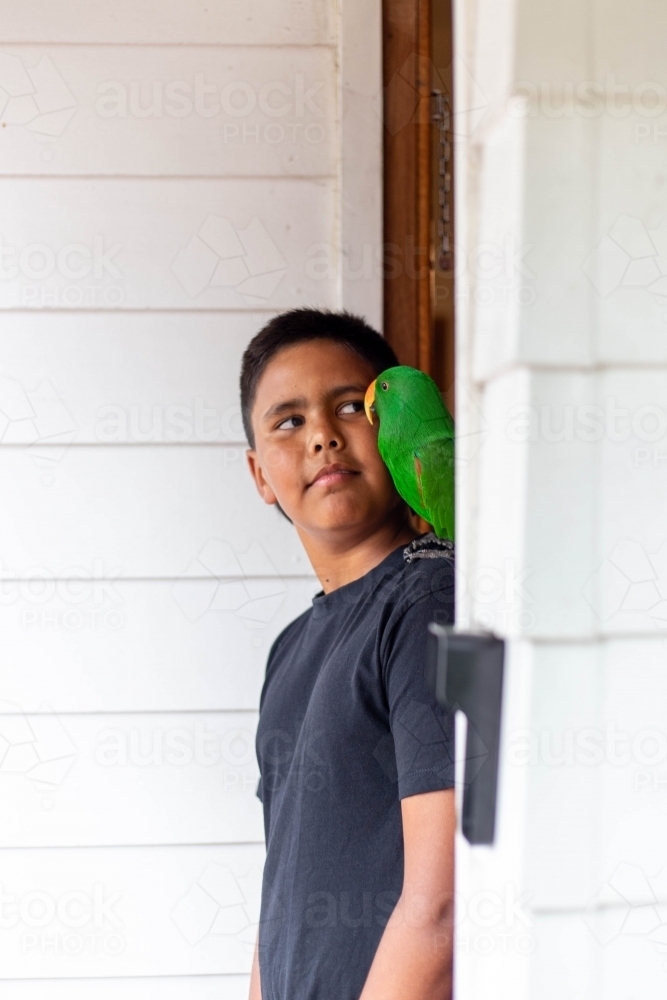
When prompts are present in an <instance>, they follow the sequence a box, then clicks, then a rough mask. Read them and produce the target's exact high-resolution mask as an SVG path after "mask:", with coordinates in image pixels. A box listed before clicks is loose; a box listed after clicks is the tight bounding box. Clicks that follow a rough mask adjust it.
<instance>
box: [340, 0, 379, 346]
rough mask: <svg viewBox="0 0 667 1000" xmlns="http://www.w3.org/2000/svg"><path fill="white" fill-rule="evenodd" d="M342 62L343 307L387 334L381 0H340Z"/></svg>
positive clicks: (341, 201)
mask: <svg viewBox="0 0 667 1000" xmlns="http://www.w3.org/2000/svg"><path fill="white" fill-rule="evenodd" d="M338 58H339V77H338V80H339V83H338V100H339V136H340V155H339V199H338V202H339V218H338V238H339V246H340V255H339V258H338V259H339V274H338V281H339V289H338V300H339V303H340V306H341V308H343V309H349V310H350V311H352V312H355V313H360V314H361V315H363V316H365V318H366V319H367V320H368V321H369V323H371V325H372V326H374V327H375V328H376V329H378V330H381V329H382V273H381V245H382V238H383V226H382V188H383V185H382V168H383V162H382V4H381V0H339V31H338Z"/></svg>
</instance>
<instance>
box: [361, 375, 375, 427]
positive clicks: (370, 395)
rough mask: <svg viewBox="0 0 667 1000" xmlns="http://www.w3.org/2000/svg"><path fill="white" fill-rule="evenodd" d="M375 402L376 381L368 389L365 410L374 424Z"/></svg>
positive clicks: (365, 397)
mask: <svg viewBox="0 0 667 1000" xmlns="http://www.w3.org/2000/svg"><path fill="white" fill-rule="evenodd" d="M374 402H375V379H373V381H372V382H371V384H370V385H369V387H368V389H366V395H365V396H364V409H365V411H366V416H367V417H368V419H369V420H370V422H371V423H373V414H374V413H375V408H374V406H373V403H374Z"/></svg>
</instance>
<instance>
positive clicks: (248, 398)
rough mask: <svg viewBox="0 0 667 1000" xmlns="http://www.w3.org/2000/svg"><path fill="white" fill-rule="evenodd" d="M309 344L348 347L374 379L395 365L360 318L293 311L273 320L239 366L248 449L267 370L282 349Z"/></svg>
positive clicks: (384, 345)
mask: <svg viewBox="0 0 667 1000" xmlns="http://www.w3.org/2000/svg"><path fill="white" fill-rule="evenodd" d="M312 340H333V341H334V342H335V343H337V344H343V345H345V347H349V348H350V350H352V351H354V352H355V353H356V354H358V355H359V356H360V357H361V358H363V359H364V361H367V362H368V363H369V364H370V366H371V367H372V368H373V370H374V372H375V374H376V375H379V374H380V372H383V371H384V370H385V368H393V367H394V365H397V364H398V358H397V357H396V355H395V354H394V352H393V350H392V349H391V347H390V346H389V344H388V343H387V341H386V340H385V339H384V337H382V336H381V335H380V334H379V333H378V332H377V330H374V329H373V327H372V326H369V325H368V323H367V322H366V321H365V320H364V319H362V318H361V316H354V315H353V314H352V313H349V312H332V311H330V310H328V309H292V310H291V311H290V312H285V313H281V314H280V316H274V318H273V319H272V320H269V322H268V323H267V324H266V326H264V327H262V329H261V330H260V331H259V333H258V334H256V335H255V336H254V337H253V339H252V340H251V341H250V343H249V344H248V347H247V348H246V350H245V352H244V354H243V360H242V362H241V417H242V419H243V427H244V430H245V433H246V437H247V439H248V442H249V444H250V447H251V448H254V446H255V436H254V434H253V430H252V424H251V422H250V414H251V412H252V407H253V404H254V402H255V394H256V392H257V385H258V384H259V380H260V378H261V377H262V374H263V372H264V370H265V368H266V366H267V365H268V363H269V361H270V360H271V358H273V357H275V355H276V354H277V353H278V352H279V351H281V350H282V349H283V348H284V347H291V346H292V345H293V344H303V343H306V342H307V341H312Z"/></svg>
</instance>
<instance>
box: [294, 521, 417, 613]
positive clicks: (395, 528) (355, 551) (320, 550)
mask: <svg viewBox="0 0 667 1000" xmlns="http://www.w3.org/2000/svg"><path fill="white" fill-rule="evenodd" d="M297 532H298V534H299V538H300V539H301V541H302V543H303V547H304V548H305V550H306V553H307V555H308V558H309V559H310V562H311V565H312V567H313V569H314V570H315V573H316V574H317V577H318V579H319V581H320V583H321V584H322V590H323V591H324V593H325V594H329V593H331V591H332V590H337V589H338V588H339V587H344V586H345V584H346V583H352V582H353V581H354V580H358V579H359V578H360V577H362V576H365V575H366V573H369V572H370V570H372V569H374V568H375V567H376V566H378V565H379V564H380V563H381V562H382V560H383V559H386V557H387V556H388V555H389V554H390V553H391V552H393V551H394V550H395V549H397V548H399V547H400V546H402V545H409V544H410V542H411V541H413V540H414V539H415V538H418V537H419V532H418V531H417V530H416V529H415V528H414V527H413V525H412V524H411V522H410V520H409V518H408V515H407V514H406V513H404V512H403V511H399V512H398V514H397V516H396V517H395V518H393V519H392V520H390V521H385V522H384V523H383V524H382V525H380V526H379V527H378V528H377V529H376V530H375V531H371V532H367V533H365V534H364V535H363V536H362V537H359V538H355V537H354V536H352V537H350V536H349V535H348V536H346V537H345V538H329V537H327V538H322V537H321V536H314V535H312V534H310V533H307V532H304V531H302V530H300V529H299V528H298V527H297Z"/></svg>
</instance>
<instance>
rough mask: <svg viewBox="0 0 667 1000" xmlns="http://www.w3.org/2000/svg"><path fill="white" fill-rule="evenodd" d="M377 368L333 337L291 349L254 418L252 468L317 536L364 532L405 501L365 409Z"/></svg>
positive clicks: (260, 395)
mask: <svg viewBox="0 0 667 1000" xmlns="http://www.w3.org/2000/svg"><path fill="white" fill-rule="evenodd" d="M374 378H375V372H374V371H373V369H372V368H371V366H370V365H369V364H368V363H367V362H366V361H364V360H363V359H362V358H360V357H359V356H358V355H356V354H355V353H354V352H353V351H351V350H349V349H348V348H346V347H344V346H343V345H341V344H338V343H336V342H334V341H331V340H316V341H309V342H307V343H304V344H295V345H294V346H292V347H286V348H284V349H283V350H281V351H280V352H279V353H278V354H276V355H275V357H273V358H272V359H271V361H270V362H269V364H268V365H267V367H266V369H265V370H264V373H263V374H262V377H261V379H260V381H259V384H258V386H257V392H256V395H255V402H254V406H253V409H252V414H251V419H252V426H253V430H254V432H255V447H254V448H252V449H250V450H249V451H248V453H247V454H248V463H249V465H250V471H251V472H252V475H253V477H254V479H255V483H256V485H257V489H258V490H259V493H260V494H261V496H262V498H263V499H264V501H265V503H268V504H273V503H276V501H277V502H278V503H279V504H280V506H281V507H282V509H283V510H284V511H285V513H286V514H287V515H288V517H289V518H290V519H291V520H292V521H293V522H294V524H295V526H296V527H297V528H298V529H301V530H302V531H304V532H306V533H307V534H309V535H315V536H318V535H319V536H327V535H330V534H331V533H333V536H334V537H335V536H336V535H337V534H341V533H342V534H345V533H346V532H347V533H350V532H351V533H352V534H353V535H356V534H357V533H359V534H363V533H365V532H369V531H372V530H373V529H374V528H376V527H379V526H380V525H381V524H382V523H383V521H385V520H386V519H387V517H388V516H390V515H391V513H392V512H393V511H394V510H396V508H397V507H398V506H399V505H400V504H401V503H402V501H401V500H400V497H399V496H398V494H397V493H396V490H395V488H394V485H393V482H392V480H391V477H390V475H389V472H388V470H387V467H386V466H385V464H384V462H383V461H382V459H381V458H380V454H379V452H378V448H377V422H376V423H375V425H371V424H370V423H369V422H368V420H367V418H366V414H365V412H364V393H365V391H366V389H367V387H368V385H369V384H370V383H371V382H372V381H373V379H374Z"/></svg>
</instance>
